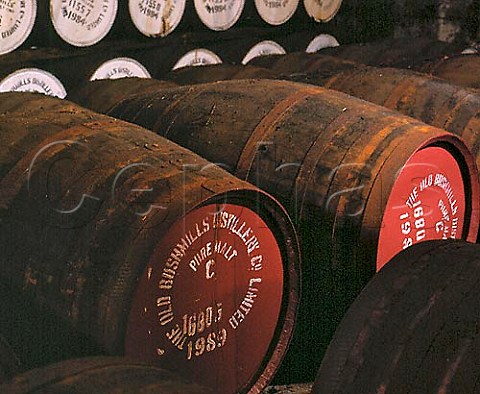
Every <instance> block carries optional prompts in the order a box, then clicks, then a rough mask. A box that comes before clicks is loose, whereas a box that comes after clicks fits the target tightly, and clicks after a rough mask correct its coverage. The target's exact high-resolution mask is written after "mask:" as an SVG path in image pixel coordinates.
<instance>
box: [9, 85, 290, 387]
mask: <svg viewBox="0 0 480 394" xmlns="http://www.w3.org/2000/svg"><path fill="white" fill-rule="evenodd" d="M0 108H1V109H0V113H2V115H1V117H0V136H1V139H2V142H3V144H4V146H8V147H9V148H8V149H5V150H3V151H2V153H1V155H0V157H1V159H0V160H1V163H2V165H1V167H0V168H1V173H0V179H1V181H0V182H1V184H2V186H1V188H0V190H1V191H0V202H1V208H0V209H1V211H0V212H1V220H2V232H1V238H0V241H1V244H2V257H1V277H2V279H3V280H5V281H8V282H9V283H11V286H12V287H16V288H17V289H19V290H21V291H22V292H23V293H24V296H25V297H26V298H29V299H31V300H32V302H33V303H36V304H37V305H39V306H41V307H43V308H44V309H46V310H48V311H53V312H54V313H55V314H56V315H57V316H58V317H59V318H61V319H62V320H63V321H66V322H68V323H69V324H70V325H71V326H73V327H74V328H76V329H78V330H79V331H80V332H83V333H84V334H86V335H87V336H88V337H89V338H91V339H93V340H94V341H95V343H96V344H98V345H100V346H102V347H103V348H104V349H105V351H107V352H109V353H112V354H125V355H127V356H131V357H134V358H138V359H141V360H144V361H148V362H151V363H155V364H158V365H162V366H163V367H165V368H167V369H174V370H176V371H177V372H178V373H179V374H181V375H182V376H188V377H189V378H191V379H192V380H194V381H196V382H198V383H199V384H202V385H206V386H209V387H215V388H218V390H219V391H220V392H225V393H235V392H242V391H248V390H249V389H251V390H260V389H261V388H263V387H264V386H265V385H266V383H267V382H268V380H269V379H270V378H271V377H272V375H273V373H274V372H275V369H276V368H277V367H278V364H279V363H280V361H281V358H282V356H283V353H284V351H285V349H286V347H287V344H288V341H289V338H290V335H291V332H292V329H293V324H294V320H295V314H296V304H297V297H298V274H299V273H298V270H299V267H298V254H299V253H298V250H297V249H298V248H297V244H296V238H295V235H294V231H293V226H292V225H291V223H290V221H289V219H288V216H287V215H286V213H285V212H284V211H283V210H282V208H281V207H280V206H279V205H278V203H276V202H275V201H274V200H273V199H272V198H271V197H269V196H268V195H266V194H265V193H263V192H261V191H259V190H258V189H257V188H255V187H253V186H251V185H249V184H247V183H245V182H242V181H240V180H238V179H236V178H234V177H232V176H231V175H229V174H228V173H227V172H225V171H223V170H221V169H220V168H218V167H216V166H214V165H212V164H211V163H209V162H207V161H206V160H204V159H201V158H199V157H198V156H196V155H194V154H193V153H192V152H190V151H187V150H186V149H183V148H181V147H179V146H177V145H176V144H173V143H171V142H168V141H167V140H165V139H163V138H160V137H158V136H156V135H154V134H153V133H151V132H149V131H147V130H144V129H142V128H140V127H138V126H135V125H131V124H127V123H125V122H121V121H117V120H114V119H111V118H109V117H105V116H103V115H98V114H95V113H93V112H91V111H88V110H85V109H83V108H80V107H78V106H76V105H74V104H72V103H69V102H67V101H61V100H56V99H53V98H49V97H41V96H40V97H39V96H38V95H20V94H14V93H6V94H3V95H2V96H0Z"/></svg>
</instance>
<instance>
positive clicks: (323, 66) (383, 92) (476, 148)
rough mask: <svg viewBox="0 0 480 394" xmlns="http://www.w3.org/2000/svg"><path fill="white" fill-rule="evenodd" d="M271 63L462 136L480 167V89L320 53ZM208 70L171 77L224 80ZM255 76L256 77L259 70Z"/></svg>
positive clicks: (236, 71)
mask: <svg viewBox="0 0 480 394" xmlns="http://www.w3.org/2000/svg"><path fill="white" fill-rule="evenodd" d="M269 64H270V69H269V70H268V71H269V73H270V74H272V75H276V76H277V78H279V79H286V80H292V81H297V82H306V83H309V84H313V85H319V86H324V87H327V88H331V89H335V90H338V91H341V92H344V93H347V94H350V95H352V96H355V97H359V98H361V99H363V100H366V101H370V102H372V103H375V104H378V105H382V106H384V107H387V108H390V109H394V110H397V111H399V112H401V113H403V114H404V115H408V116H411V117H413V118H416V119H418V120H421V121H422V122H425V123H427V124H430V125H432V126H435V127H439V128H442V129H445V130H447V131H450V132H452V133H455V134H457V135H460V136H462V137H463V138H464V140H465V141H466V142H467V145H468V147H469V148H470V149H471V150H472V151H473V153H474V154H475V155H476V157H477V165H480V123H479V122H478V115H479V114H480V93H478V92H476V91H473V90H470V89H464V88H462V87H459V86H456V85H452V84H450V83H448V82H445V81H442V80H440V79H438V78H434V77H432V76H428V75H425V74H420V73H417V72H414V71H410V70H401V69H393V68H375V67H369V66H364V65H361V64H359V63H354V62H350V61H347V60H342V59H338V58H334V57H331V56H324V55H318V54H307V53H302V52H299V53H292V54H288V55H284V56H277V57H274V58H271V59H270V61H269ZM206 71H207V70H205V72H203V73H202V70H198V71H197V72H193V71H192V70H185V71H184V72H183V73H182V74H176V73H171V75H170V77H169V78H170V79H172V80H174V81H176V82H179V83H188V82H189V81H190V82H191V83H196V82H197V81H198V82H205V80H206V79H207V78H210V79H213V78H217V77H220V76H221V75H219V74H218V73H216V72H214V69H213V68H212V69H211V70H209V72H206ZM245 71H246V70H245ZM252 74H253V75H254V76H255V69H252ZM257 74H258V73H257ZM226 75H227V74H226V73H224V76H226ZM229 75H230V78H237V75H238V76H241V75H242V69H241V67H239V66H231V70H230V71H229ZM258 76H259V77H261V75H260V74H258Z"/></svg>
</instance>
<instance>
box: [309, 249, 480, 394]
mask: <svg viewBox="0 0 480 394" xmlns="http://www.w3.org/2000/svg"><path fill="white" fill-rule="evenodd" d="M479 256H480V246H479V245H475V244H468V243H464V242H460V241H431V242H425V243H423V244H419V245H415V246H414V247H412V248H411V249H408V250H406V251H404V252H402V253H401V254H399V255H397V256H396V257H395V258H394V259H393V260H392V261H391V262H390V263H389V264H388V265H387V266H386V267H385V268H384V269H383V270H382V271H381V272H380V273H378V274H377V275H376V276H375V277H374V278H373V279H372V281H371V282H370V283H369V284H368V285H367V286H366V288H365V289H364V290H363V291H362V293H361V294H360V296H359V297H358V298H357V299H356V300H355V302H354V304H353V305H352V306H351V308H350V309H349V311H348V313H347V314H346V316H345V318H344V320H343V321H342V323H341V325H340V326H339V328H338V330H337V332H336V334H335V337H334V339H333V341H332V343H331V344H330V346H329V348H328V351H327V353H326V355H325V358H324V360H323V362H322V366H321V368H320V370H319V372H318V375H317V379H316V382H315V385H314V388H313V393H316V394H320V393H322V394H327V393H328V394H330V393H342V394H347V393H349V394H356V393H380V392H381V393H406V392H409V393H417V392H418V393H420V392H421V393H433V392H435V393H476V392H477V391H478V353H479V351H480V337H479V332H480V330H479V328H480V316H479V313H478V311H479V310H480V297H479V293H478V292H477V291H476V290H475V289H476V288H477V286H478V281H479V279H480V278H479V272H480V270H479V268H480V258H479Z"/></svg>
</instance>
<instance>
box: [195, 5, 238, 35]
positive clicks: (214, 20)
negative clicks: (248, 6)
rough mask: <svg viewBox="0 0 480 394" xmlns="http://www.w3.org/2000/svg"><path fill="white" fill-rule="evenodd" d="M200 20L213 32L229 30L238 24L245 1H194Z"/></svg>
mask: <svg viewBox="0 0 480 394" xmlns="http://www.w3.org/2000/svg"><path fill="white" fill-rule="evenodd" d="M194 4H195V10H196V11H197V15H198V17H199V18H200V20H201V21H202V22H203V24H204V25H205V26H207V27H208V28H209V29H211V30H217V31H221V30H227V29H230V28H231V27H232V26H233V25H234V24H235V23H237V21H238V19H239V18H240V15H241V14H242V11H243V7H244V6H245V0H194Z"/></svg>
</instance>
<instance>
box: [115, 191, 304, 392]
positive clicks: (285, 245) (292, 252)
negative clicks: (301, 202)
mask: <svg viewBox="0 0 480 394" xmlns="http://www.w3.org/2000/svg"><path fill="white" fill-rule="evenodd" d="M242 183H243V182H242ZM245 186H246V187H242V188H233V189H232V190H227V191H224V192H219V193H216V194H214V195H213V196H210V197H207V198H206V199H204V200H202V201H200V202H198V203H197V204H195V205H194V206H192V207H191V208H190V209H188V210H187V211H186V212H183V214H182V215H181V216H180V217H179V218H178V220H182V218H183V217H184V216H185V215H187V214H188V213H190V212H193V211H195V210H196V209H198V208H201V207H203V206H205V205H210V204H222V203H223V202H225V201H228V202H229V203H237V204H238V205H242V206H245V207H246V208H249V209H251V210H252V211H254V212H255V213H256V214H258V215H259V216H260V217H261V218H262V219H263V220H264V221H265V222H266V223H267V224H268V225H269V229H270V230H271V231H272V233H273V235H274V237H275V239H276V240H277V241H278V242H277V245H278V248H279V249H280V252H281V256H282V264H283V267H284V283H283V294H282V301H281V307H280V314H279V318H278V321H277V324H276V327H275V330H274V334H273V337H272V341H271V343H270V346H269V349H268V352H267V353H266V354H265V356H264V359H263V362H262V365H261V367H260V368H259V370H258V372H257V373H256V374H255V375H254V376H252V379H251V380H250V381H249V382H246V383H245V385H244V387H239V391H238V392H239V393H248V392H260V391H261V390H262V389H264V388H265V387H266V386H267V384H268V383H269V382H270V381H271V380H272V379H273V377H274V375H275V372H276V371H277V370H278V368H279V367H280V365H281V361H282V360H283V358H284V356H285V354H286V352H287V350H288V345H289V343H290V342H291V340H292V336H293V331H294V328H295V321H296V316H297V314H298V306H299V302H300V295H301V271H300V267H301V256H300V255H301V252H300V246H299V240H298V236H297V233H296V230H295V227H294V225H293V222H292V220H291V218H290V216H289V215H288V213H287V211H286V210H285V208H284V207H283V206H282V205H281V204H280V203H279V202H278V201H277V200H276V199H275V198H274V197H272V196H271V195H270V194H268V193H266V192H264V191H263V190H260V189H257V188H256V187H254V186H251V187H247V185H245ZM161 241H162V239H160V240H159V241H158V243H157V245H158V244H160V243H161ZM132 252H133V251H132ZM152 254H153V250H152V251H151V253H150V256H151V255H152ZM144 270H145V266H142V267H137V272H136V277H137V278H139V277H140V275H142V274H143V272H144ZM135 290H136V286H132V288H131V289H130V290H129V294H128V295H127V297H126V300H127V301H126V302H125V303H124V308H125V309H126V310H128V311H130V310H131V308H132V304H133V295H134V292H135ZM128 319H129V313H126V314H124V315H123V316H122V317H121V318H120V319H118V321H119V322H120V326H121V329H120V332H121V334H120V335H119V338H126V331H127V325H128ZM114 347H116V348H117V351H118V352H120V353H121V354H124V352H125V340H122V343H118V344H117V345H116V346H115V345H114ZM117 351H115V350H114V352H115V353H116V352H117Z"/></svg>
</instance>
